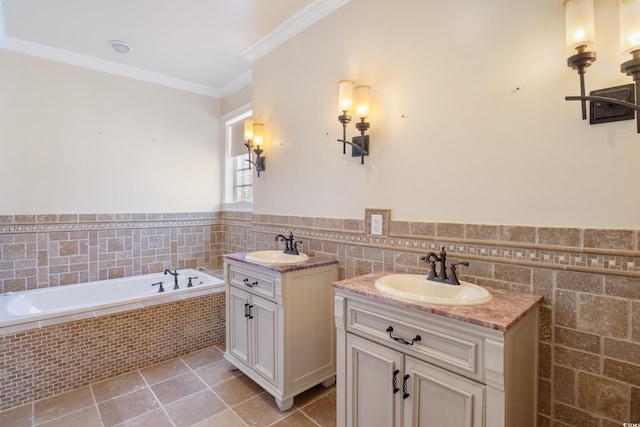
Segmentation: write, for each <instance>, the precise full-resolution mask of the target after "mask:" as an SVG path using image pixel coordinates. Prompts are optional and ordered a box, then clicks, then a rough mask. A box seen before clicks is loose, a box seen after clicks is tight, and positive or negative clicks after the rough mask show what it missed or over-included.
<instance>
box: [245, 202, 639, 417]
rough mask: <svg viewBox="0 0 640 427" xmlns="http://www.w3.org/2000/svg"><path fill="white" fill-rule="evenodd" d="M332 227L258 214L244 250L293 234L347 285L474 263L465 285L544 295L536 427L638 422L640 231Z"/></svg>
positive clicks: (395, 224) (402, 224) (412, 224)
mask: <svg viewBox="0 0 640 427" xmlns="http://www.w3.org/2000/svg"><path fill="white" fill-rule="evenodd" d="M347 221H348V220H346V219H345V220H344V221H343V224H346V222H347ZM354 221H355V220H354ZM335 224H336V223H334V225H335ZM331 226H332V224H331V223H330V222H329V221H328V220H326V219H323V218H319V219H318V218H316V219H314V220H310V219H304V218H303V219H302V220H301V221H300V222H299V225H298V223H296V226H292V225H291V222H289V225H288V226H282V224H280V222H279V221H273V220H272V218H271V216H269V215H254V216H253V217H252V221H251V223H248V224H247V227H250V232H249V234H252V235H255V240H254V243H255V246H252V245H247V246H245V247H244V248H243V251H249V250H255V249H273V248H274V247H275V246H274V245H273V242H272V237H271V236H274V235H276V234H279V233H285V232H288V231H289V230H291V231H293V233H294V235H295V236H296V237H298V238H300V239H302V240H303V241H304V245H305V246H304V248H305V252H309V253H310V254H311V255H325V256H329V257H333V258H334V259H337V260H338V261H339V274H340V278H341V279H342V278H350V277H353V276H356V275H360V274H366V273H369V272H373V271H380V270H378V269H381V270H395V271H399V272H409V273H419V274H426V273H427V272H428V267H429V266H428V264H426V263H424V262H421V261H420V257H421V256H423V255H425V254H426V253H428V252H431V251H433V252H436V253H437V252H439V251H440V247H441V246H445V248H446V250H447V254H448V258H449V259H451V260H452V261H453V260H461V259H464V260H467V261H469V262H470V266H469V267H462V269H461V274H460V277H461V278H462V279H463V280H467V281H470V282H473V283H477V284H479V285H482V286H489V287H496V288H504V289H511V290H516V291H520V292H533V293H536V294H539V295H542V296H544V300H543V306H542V307H541V311H540V330H539V337H540V352H539V373H540V379H539V390H538V395H539V402H538V410H539V419H538V422H539V425H540V426H553V425H555V426H561V425H585V426H597V427H605V426H613V425H621V423H624V422H640V418H638V417H639V416H640V408H639V407H640V403H638V402H639V400H638V396H640V384H637V381H638V378H640V375H639V374H638V372H639V371H640V356H635V355H638V354H640V252H638V233H639V231H638V230H607V229H602V230H593V229H578V228H573V227H568V228H560V227H559V228H553V227H533V226H512V225H484V224H463V225H461V224H451V223H443V224H440V223H431V222H418V221H409V222H407V221H392V222H391V224H390V233H389V235H388V236H371V235H367V234H366V233H365V232H364V231H359V232H358V231H355V230H350V229H347V227H344V229H339V228H335V229H332V228H331ZM634 397H635V399H634Z"/></svg>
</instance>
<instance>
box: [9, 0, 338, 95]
mask: <svg viewBox="0 0 640 427" xmlns="http://www.w3.org/2000/svg"><path fill="white" fill-rule="evenodd" d="M347 1H348V0H179V1H178V0H134V1H132V0H108V1H107V0H0V48H3V49H9V50H13V51H17V52H21V53H25V54H29V55H35V56H39V57H44V58H48V59H52V60H56V61H61V62H65V63H70V64H74V65H79V66H83V67H87V68H91V69H96V70H100V71H105V72H109V73H113V74H118V75H124V76H127V77H131V78H136V79H139V80H144V81H150V82H153V83H157V84H162V85H165V86H170V87H174V88H177V89H181V90H187V91H189V92H195V93H201V94H204V95H208V96H214V97H224V96H226V95H228V94H230V93H232V92H234V91H235V90H237V89H239V88H241V87H243V86H246V85H247V84H250V83H251V61H253V60H255V59H257V58H258V57H260V56H261V55H263V54H264V53H266V52H268V51H269V50H271V49H273V48H274V47H276V46H277V45H279V44H280V43H282V42H284V41H285V40H287V39H288V38H289V37H291V36H293V35H295V34H296V33H298V32H299V31H301V30H303V29H304V28H306V27H307V26H309V25H311V24H312V23H313V22H315V21H317V20H319V19H321V18H322V17H324V16H325V15H327V14H329V13H331V12H332V11H333V10H335V9H337V8H338V7H340V6H342V5H343V4H344V3H346V2H347ZM110 40H120V41H124V42H126V43H128V44H129V45H131V47H132V48H133V49H132V50H131V51H130V52H129V53H126V54H120V53H117V52H115V51H114V50H113V49H112V48H111V46H110V45H109V44H108V42H109V41H110Z"/></svg>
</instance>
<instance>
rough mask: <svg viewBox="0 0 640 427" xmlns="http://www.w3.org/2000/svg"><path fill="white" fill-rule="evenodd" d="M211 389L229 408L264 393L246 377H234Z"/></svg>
mask: <svg viewBox="0 0 640 427" xmlns="http://www.w3.org/2000/svg"><path fill="white" fill-rule="evenodd" d="M211 388H212V390H213V391H214V392H215V393H216V394H217V395H218V396H220V399H222V401H223V402H224V403H226V404H227V405H229V406H231V407H233V406H235V405H237V404H239V403H241V402H244V401H245V400H247V399H250V398H252V397H254V396H257V395H259V394H260V393H263V392H264V390H263V389H262V387H260V386H259V385H258V384H256V383H255V382H253V380H252V379H250V378H249V377H247V376H246V375H241V376H238V377H234V378H232V379H230V380H229V381H225V382H223V383H220V384H218V385H216V386H214V387H211Z"/></svg>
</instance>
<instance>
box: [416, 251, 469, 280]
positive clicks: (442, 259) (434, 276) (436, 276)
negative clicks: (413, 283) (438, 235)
mask: <svg viewBox="0 0 640 427" xmlns="http://www.w3.org/2000/svg"><path fill="white" fill-rule="evenodd" d="M420 260H421V261H424V262H428V263H430V264H431V270H430V271H429V275H428V276H427V280H433V281H434V282H442V283H447V284H449V285H459V284H460V281H459V280H458V277H457V276H456V266H457V265H464V266H467V267H468V266H469V263H468V262H467V261H460V262H456V263H453V264H451V268H450V271H451V273H450V275H449V276H447V252H446V251H445V250H444V246H443V247H442V250H440V256H438V255H436V254H435V253H434V252H429V253H428V254H427V255H426V256H423V257H421V258H420ZM436 263H440V271H438V272H437V273H436Z"/></svg>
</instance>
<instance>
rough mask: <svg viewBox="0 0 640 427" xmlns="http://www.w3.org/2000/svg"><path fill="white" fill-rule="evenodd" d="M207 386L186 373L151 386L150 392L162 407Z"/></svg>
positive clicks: (190, 373)
mask: <svg viewBox="0 0 640 427" xmlns="http://www.w3.org/2000/svg"><path fill="white" fill-rule="evenodd" d="M206 387H207V386H206V385H205V383H203V382H202V380H200V378H199V377H198V376H197V375H196V374H194V373H193V372H191V371H190V372H187V373H185V374H182V375H179V376H177V377H175V378H171V379H168V380H166V381H162V382H161V383H157V384H154V385H152V386H151V390H153V392H154V393H155V395H156V397H157V398H158V400H159V401H160V403H162V404H163V405H166V404H167V403H171V402H175V401H176V400H180V399H182V398H183V397H186V396H188V395H190V394H193V393H196V392H198V391H200V390H202V389H204V388H206Z"/></svg>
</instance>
